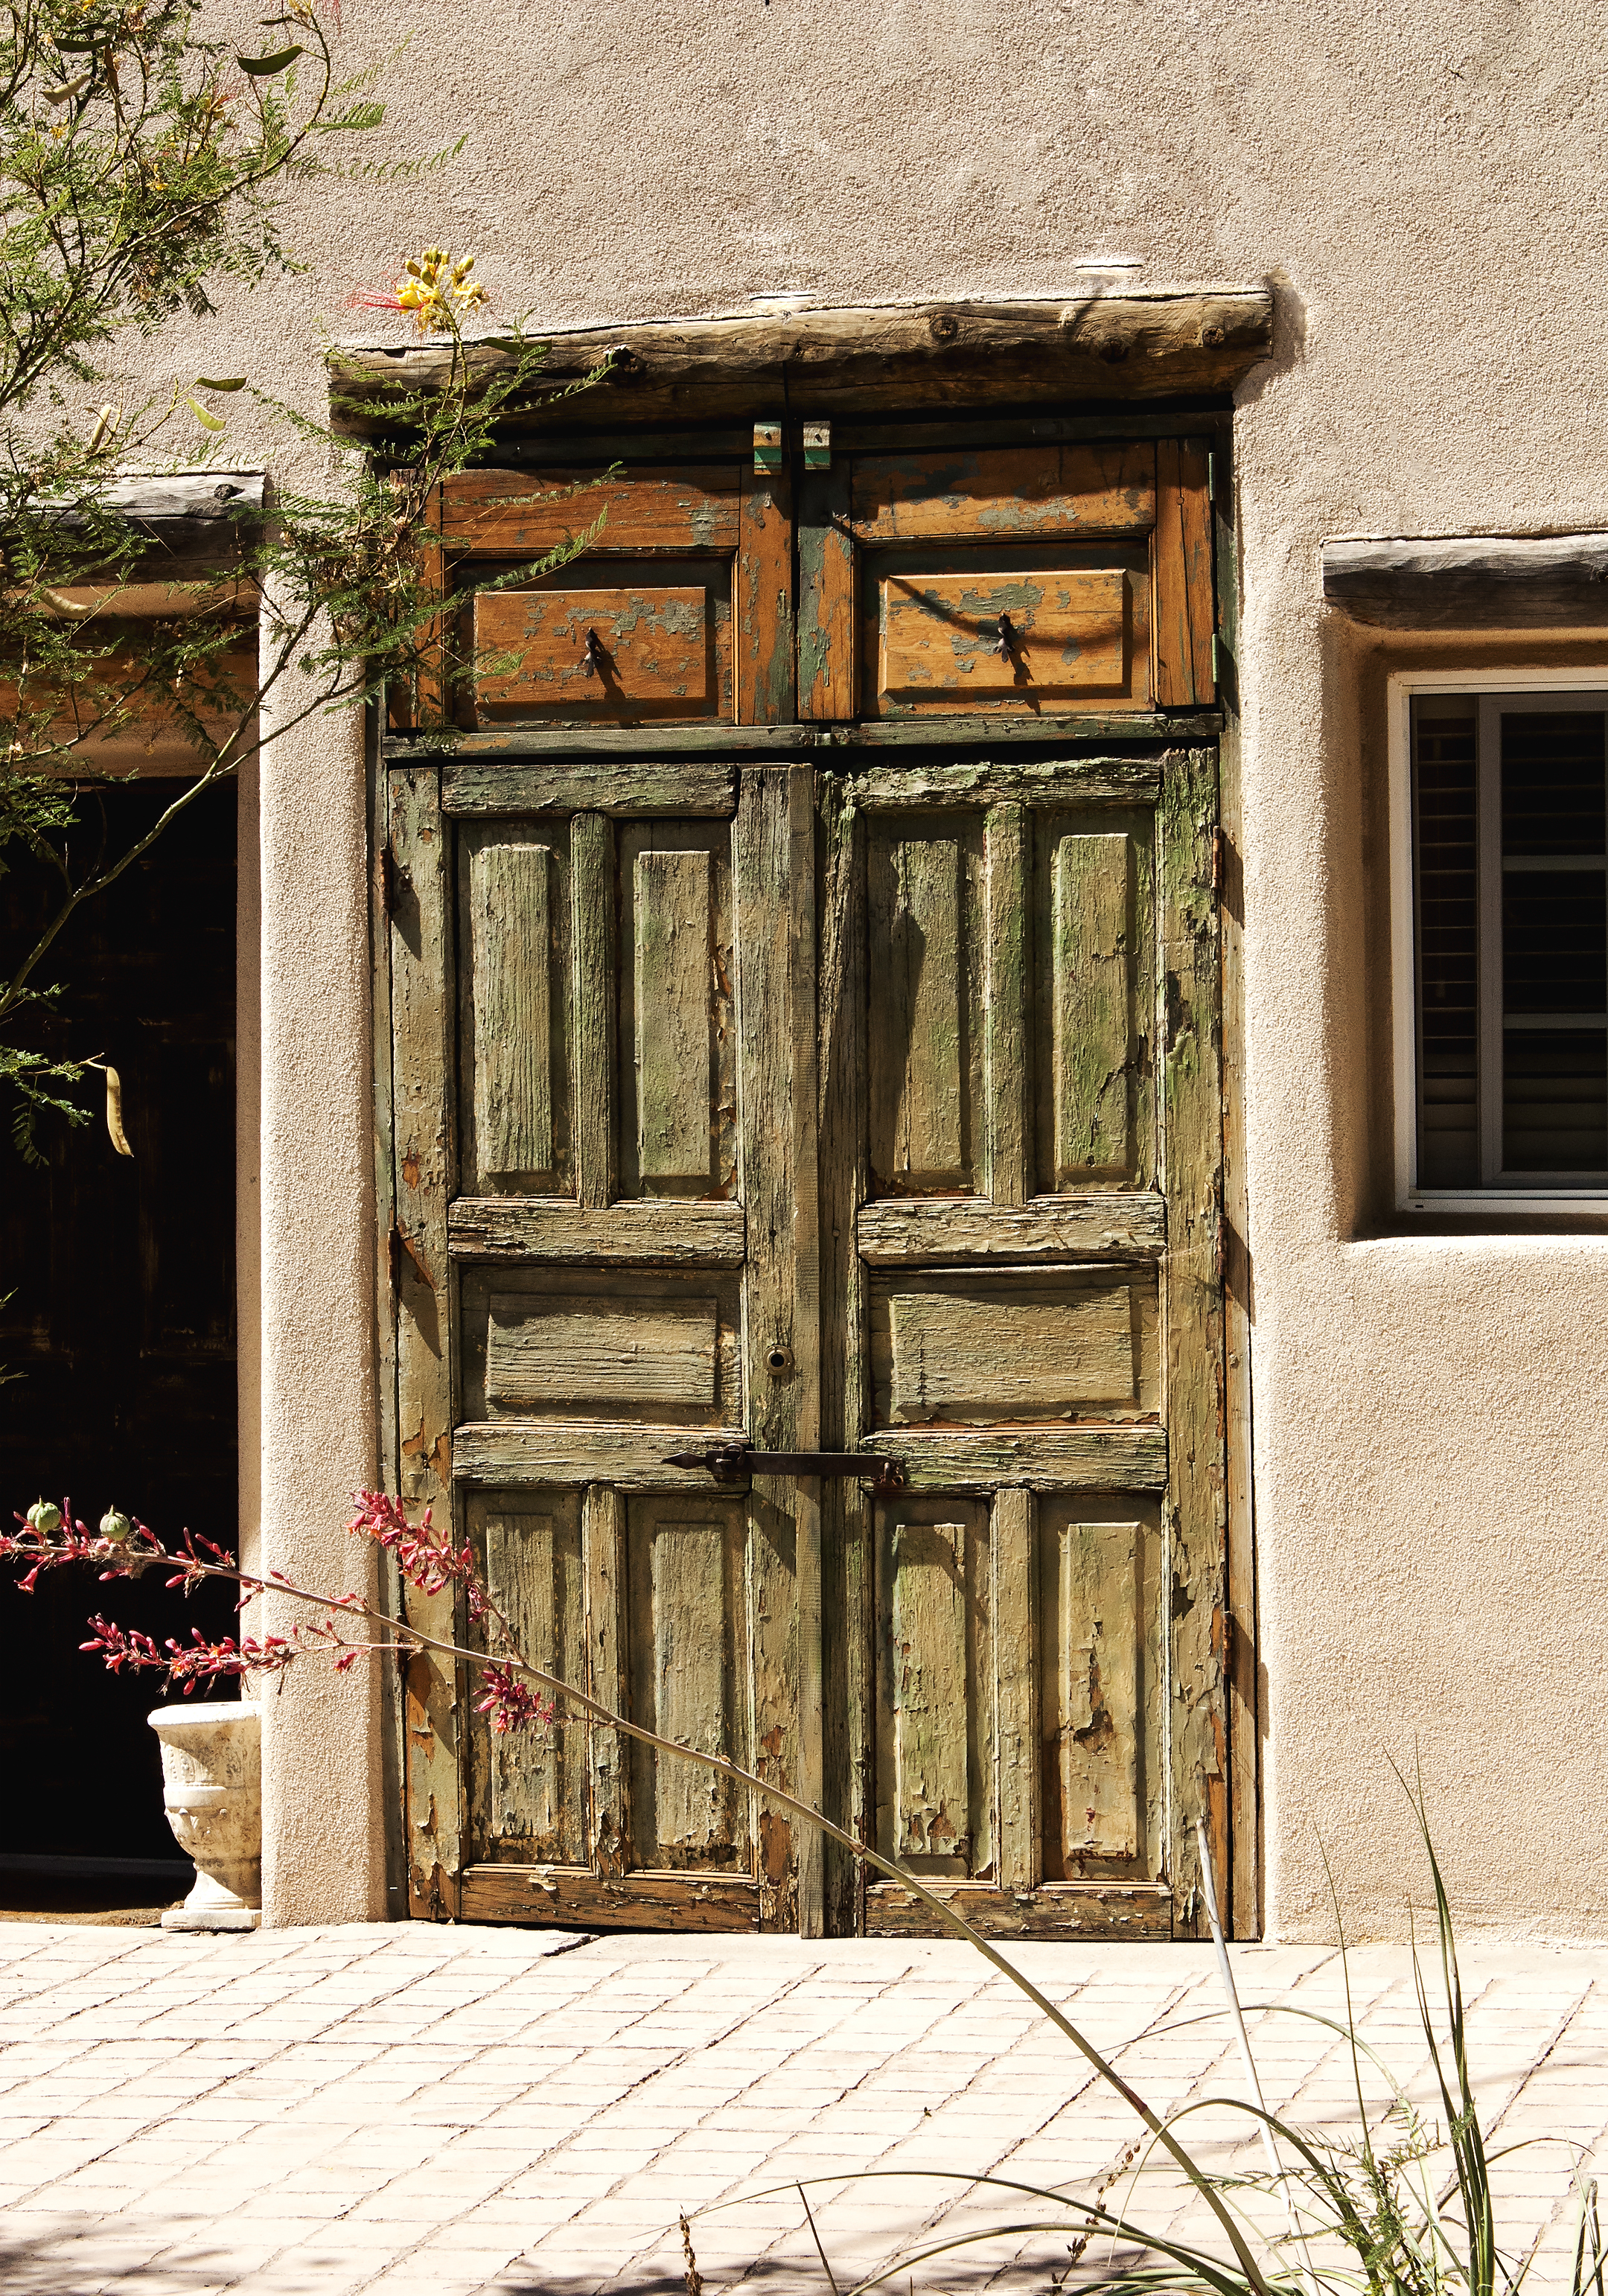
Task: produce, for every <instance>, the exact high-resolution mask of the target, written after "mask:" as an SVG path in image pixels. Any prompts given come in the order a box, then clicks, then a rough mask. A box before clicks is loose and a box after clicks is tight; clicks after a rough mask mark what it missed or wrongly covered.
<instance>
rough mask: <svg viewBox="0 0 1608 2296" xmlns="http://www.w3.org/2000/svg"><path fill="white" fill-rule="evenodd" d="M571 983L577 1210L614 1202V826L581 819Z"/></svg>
mask: <svg viewBox="0 0 1608 2296" xmlns="http://www.w3.org/2000/svg"><path fill="white" fill-rule="evenodd" d="M570 902H571V915H572V919H573V926H572V931H571V934H570V941H571V946H572V947H573V949H574V952H575V955H574V966H575V981H574V992H573V1009H574V1013H575V1086H574V1103H575V1178H576V1195H577V1199H578V1201H579V1203H580V1204H581V1206H582V1208H583V1209H584V1210H589V1211H600V1210H603V1209H604V1207H605V1206H607V1205H609V1204H611V1203H612V1202H613V1201H614V1191H615V1185H616V1175H615V1168H614V1137H615V1125H614V1107H613V1101H614V1011H615V994H614V948H615V938H616V936H615V922H614V824H613V823H612V822H611V820H610V819H609V818H608V816H606V815H605V814H601V813H578V814H577V815H576V816H575V818H574V820H573V822H572V823H571V824H570Z"/></svg>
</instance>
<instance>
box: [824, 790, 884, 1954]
mask: <svg viewBox="0 0 1608 2296" xmlns="http://www.w3.org/2000/svg"><path fill="white" fill-rule="evenodd" d="M820 803H821V828H822V855H821V916H820V949H819V964H820V991H819V996H820V1056H819V1057H820V1063H821V1073H820V1163H819V1169H820V1175H821V1178H820V1214H819V1218H820V1236H821V1251H822V1265H821V1278H822V1282H821V1329H822V1332H823V1333H832V1334H833V1344H832V1346H830V1347H826V1348H824V1349H823V1350H822V1357H821V1442H822V1446H823V1447H824V1448H825V1449H826V1450H829V1451H831V1450H835V1451H852V1450H856V1449H857V1448H858V1447H859V1443H860V1440H861V1438H862V1437H863V1436H864V1435H865V1433H866V1426H867V1422H866V1357H865V1334H866V1266H865V1262H864V1261H863V1260H862V1259H861V1258H860V1251H859V1238H858V1234H857V1226H856V1223H857V1218H858V1215H859V1210H860V1206H861V1205H862V1204H863V1203H864V1202H865V1201H866V1187H867V1179H866V1173H867V1160H866V1104H867V1103H866V891H865V889H866V824H865V816H864V815H863V813H862V812H861V811H860V809H859V808H858V807H857V805H856V803H855V801H854V799H853V797H852V796H851V795H850V793H849V790H848V789H847V787H846V786H845V784H844V783H843V782H842V781H841V780H840V779H839V778H838V777H837V776H836V775H822V776H821V799H820ZM821 1503H822V1510H823V1529H822V1585H823V1590H824V1593H823V1603H824V1608H825V1612H826V1614H827V1616H828V1617H829V1618H830V1619H831V1620H832V1621H833V1631H832V1632H830V1633H827V1634H825V1646H824V1658H823V1669H824V1670H823V1700H824V1708H825V1711H824V1715H823V1725H822V1727H823V1750H822V1768H823V1783H824V1785H825V1791H826V1792H827V1793H828V1795H829V1797H830V1801H829V1804H828V1805H827V1815H828V1816H833V1817H836V1818H838V1819H839V1820H840V1821H841V1823H842V1824H843V1825H847V1826H848V1828H849V1832H850V1833H854V1834H856V1835H857V1836H858V1838H859V1839H860V1840H861V1841H866V1840H867V1839H868V1838H869V1829H870V1828H871V1827H872V1826H873V1825H874V1823H875V1810H874V1800H873V1778H872V1758H873V1740H872V1712H873V1707H872V1699H873V1695H874V1667H873V1651H874V1632H875V1628H874V1592H873V1584H872V1579H873V1572H872V1552H873V1550H872V1543H871V1542H872V1504H871V1500H870V1497H869V1495H868V1493H867V1492H866V1489H865V1488H864V1487H863V1486H862V1485H861V1484H859V1483H857V1482H849V1481H846V1480H833V1481H832V1482H830V1483H827V1484H825V1486H824V1487H823V1489H822V1494H821ZM825 1872H826V1923H827V1929H828V1931H829V1933H830V1934H832V1935H833V1936H841V1935H844V1934H851V1935H852V1934H857V1933H858V1932H859V1931H862V1930H863V1929H864V1928H865V1888H866V1873H865V1868H864V1866H861V1865H860V1864H859V1863H858V1861H857V1860H856V1859H853V1858H850V1857H848V1856H847V1855H846V1854H845V1853H843V1852H841V1851H839V1850H836V1849H833V1848H831V1847H830V1846H829V1847H828V1849H827V1852H826V1861H825Z"/></svg>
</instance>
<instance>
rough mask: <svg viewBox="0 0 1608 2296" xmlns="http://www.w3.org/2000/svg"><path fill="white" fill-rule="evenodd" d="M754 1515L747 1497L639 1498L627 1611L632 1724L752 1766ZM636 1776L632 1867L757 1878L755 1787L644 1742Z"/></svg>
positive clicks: (637, 1748) (631, 1533) (632, 1510)
mask: <svg viewBox="0 0 1608 2296" xmlns="http://www.w3.org/2000/svg"><path fill="white" fill-rule="evenodd" d="M744 1514H745V1510H744V1508H743V1506H742V1503H741V1501H737V1500H729V1499H728V1500H725V1501H722V1500H718V1499H705V1500H688V1499H676V1498H658V1497H642V1498H636V1499H633V1500H632V1501H631V1503H630V1506H629V1509H628V1514H627V1530H626V1546H627V1563H626V1607H627V1614H628V1620H629V1629H628V1632H629V1646H628V1692H629V1701H630V1702H629V1706H628V1712H629V1714H630V1717H631V1719H632V1720H633V1721H637V1722H641V1723H643V1724H644V1726H646V1727H647V1728H648V1729H650V1730H652V1731H656V1732H657V1733H658V1734H659V1735H660V1737H664V1738H669V1739H672V1740H674V1741H675V1742H676V1743H677V1744H681V1745H688V1746H696V1747H697V1748H699V1749H700V1750H701V1751H702V1752H704V1753H707V1754H720V1755H724V1756H725V1757H726V1759H727V1760H728V1761H734V1762H738V1763H740V1764H742V1767H745V1768H746V1767H748V1765H749V1758H750V1743H751V1741H750V1730H749V1712H748V1703H749V1700H748V1687H747V1677H748V1652H749V1644H750V1636H751V1628H750V1620H749V1604H748V1583H747V1582H748V1573H747V1570H746V1568H745V1563H746V1547H747V1531H746V1524H745V1521H744ZM629 1777H630V1788H629V1808H630V1830H629V1839H630V1845H631V1856H630V1864H631V1866H632V1867H633V1868H636V1867H641V1868H644V1869H646V1870H650V1871H658V1872H690V1871H709V1872H712V1873H716V1874H751V1873H752V1871H753V1840H752V1829H751V1822H750V1811H749V1794H748V1790H747V1788H746V1787H740V1786H738V1785H737V1784H735V1783H734V1781H733V1780H732V1779H730V1778H726V1777H722V1776H721V1775H719V1774H718V1772H717V1771H713V1770H710V1769H704V1768H701V1767H696V1766H694V1765H693V1763H691V1762H682V1761H677V1759H675V1757H674V1756H672V1755H665V1754H661V1753H660V1752H658V1751H656V1750H655V1749H654V1748H653V1747H652V1746H647V1745H644V1744H642V1743H640V1742H637V1743H634V1744H633V1745H632V1747H631V1750H630V1755H629Z"/></svg>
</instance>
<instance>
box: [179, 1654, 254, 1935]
mask: <svg viewBox="0 0 1608 2296" xmlns="http://www.w3.org/2000/svg"><path fill="white" fill-rule="evenodd" d="M151 1726H152V1729H153V1730H154V1731H155V1732H156V1734H157V1736H158V1737H159V1738H160V1740H161V1742H162V1801H163V1805H164V1807H165V1808H166V1809H167V1812H168V1825H170V1826H171V1827H172V1828H173V1835H174V1839H175V1841H176V1842H177V1843H178V1846H179V1848H180V1849H182V1850H183V1851H184V1853H185V1857H193V1858H194V1860H195V1887H194V1889H193V1890H191V1892H190V1894H189V1896H188V1897H187V1898H185V1902H184V1904H183V1905H182V1906H171V1907H168V1911H167V1912H166V1913H165V1914H164V1915H162V1927H163V1928H164V1929H165V1930H254V1929H256V1928H257V1927H258V1924H259V1923H260V1922H261V1920H262V1709H261V1708H260V1707H259V1706H257V1705H254V1704H253V1703H252V1702H250V1700H247V1699H229V1700H223V1699H220V1700H219V1701H218V1702H217V1703H216V1704H214V1705H209V1706H190V1705H185V1706H159V1707H158V1708H157V1710H156V1711H155V1713H154V1714H152V1717H151Z"/></svg>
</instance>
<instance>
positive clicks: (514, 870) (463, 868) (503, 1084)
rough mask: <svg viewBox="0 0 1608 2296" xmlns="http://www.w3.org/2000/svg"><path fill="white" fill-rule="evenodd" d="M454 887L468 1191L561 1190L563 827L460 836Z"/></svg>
mask: <svg viewBox="0 0 1608 2296" xmlns="http://www.w3.org/2000/svg"><path fill="white" fill-rule="evenodd" d="M458 883H459V932H460V953H461V954H460V972H459V994H460V1002H461V1019H460V1027H461V1029H462V1043H463V1053H464V1062H465V1065H466V1067H467V1070H468V1076H467V1078H466V1079H465V1081H466V1087H467V1089H466V1090H465V1092H464V1107H463V1142H464V1150H463V1152H464V1166H465V1169H466V1174H467V1175H469V1176H472V1177H470V1189H471V1191H472V1193H477V1194H484V1195H496V1194H504V1193H537V1194H542V1195H562V1194H568V1193H570V1188H571V1186H572V1185H573V1181H572V1178H571V1167H570V1082H569V1042H570V995H569V980H568V970H569V955H570V865H569V832H568V824H565V823H562V822H556V821H555V822H551V823H546V822H544V823H541V824H523V823H522V824H520V825H519V826H518V827H517V828H511V827H507V826H503V825H497V826H495V827H494V826H491V825H489V824H488V825H487V826H486V827H484V828H476V829H474V830H472V831H470V832H466V833H465V835H464V839H463V840H462V845H461V849H460V852H459V856H458Z"/></svg>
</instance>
